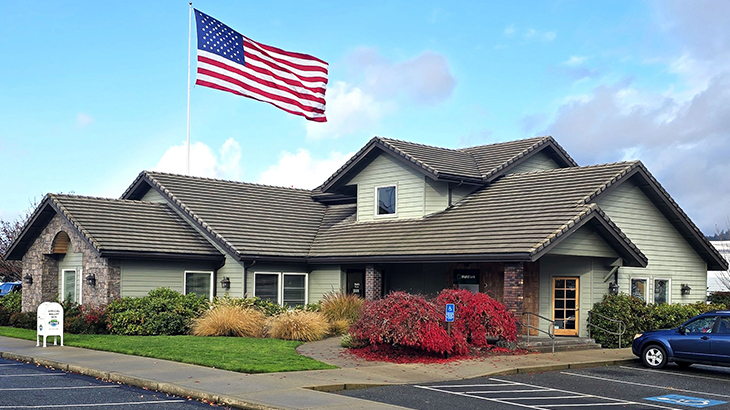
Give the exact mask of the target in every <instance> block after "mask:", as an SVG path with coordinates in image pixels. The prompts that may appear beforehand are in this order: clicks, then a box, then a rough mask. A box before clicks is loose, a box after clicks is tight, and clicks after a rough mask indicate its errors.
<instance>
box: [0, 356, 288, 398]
mask: <svg viewBox="0 0 730 410" xmlns="http://www.w3.org/2000/svg"><path fill="white" fill-rule="evenodd" d="M0 357H2V358H3V359H9V360H16V361H20V362H26V363H33V364H37V365H39V366H47V367H52V368H54V369H57V370H61V371H65V372H71V373H76V374H81V375H84V376H90V377H95V378H97V379H102V380H105V381H111V382H115V383H121V384H127V385H130V386H134V387H140V388H143V389H148V390H154V391H157V392H160V393H167V394H173V395H176V396H180V397H184V398H190V399H195V400H200V401H208V402H212V403H216V404H222V405H224V406H229V407H235V408H238V409H244V410H280V409H279V408H277V407H271V406H267V405H265V404H259V403H251V402H248V401H245V400H241V399H238V398H235V397H230V396H222V395H215V394H211V393H208V392H204V391H201V390H194V389H188V388H186V387H181V386H178V385H175V384H171V383H164V382H163V383H159V382H155V381H151V380H147V379H142V378H139V377H134V376H129V375H126V374H123V373H115V372H103V371H100V370H96V369H90V368H88V367H83V366H77V365H73V364H68V363H63V362H59V361H56V360H49V359H39V358H36V357H33V356H26V355H22V354H16V353H8V352H2V351H0Z"/></svg>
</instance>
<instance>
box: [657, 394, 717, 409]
mask: <svg viewBox="0 0 730 410" xmlns="http://www.w3.org/2000/svg"><path fill="white" fill-rule="evenodd" d="M644 400H651V401H658V402H660V403H666V404H679V405H680V406H688V407H698V408H699V407H709V406H716V405H718V404H724V403H725V402H724V401H718V400H710V399H704V398H701V397H689V396H680V395H678V394H667V395H666V396H657V397H647V398H645V399H644Z"/></svg>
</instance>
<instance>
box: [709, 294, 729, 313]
mask: <svg viewBox="0 0 730 410" xmlns="http://www.w3.org/2000/svg"><path fill="white" fill-rule="evenodd" d="M709 300H710V303H712V304H717V305H724V307H725V308H727V309H730V292H712V293H710V298H709Z"/></svg>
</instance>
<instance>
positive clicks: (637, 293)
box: [631, 278, 648, 302]
mask: <svg viewBox="0 0 730 410" xmlns="http://www.w3.org/2000/svg"><path fill="white" fill-rule="evenodd" d="M646 282H647V280H646V279H644V278H632V279H631V296H633V297H636V298H639V299H641V300H643V301H644V302H646V299H647V296H646V291H647V290H648V289H647V286H646Z"/></svg>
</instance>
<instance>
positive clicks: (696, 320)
mask: <svg viewBox="0 0 730 410" xmlns="http://www.w3.org/2000/svg"><path fill="white" fill-rule="evenodd" d="M631 350H632V351H633V352H634V354H635V355H636V356H639V357H640V358H641V361H642V362H643V363H644V365H645V366H646V367H650V368H653V369H660V368H662V367H664V366H665V365H666V364H667V363H668V362H674V363H676V364H677V365H679V366H680V367H687V366H690V365H691V364H693V363H702V364H710V365H715V366H730V310H716V311H712V312H707V313H703V314H701V315H699V316H695V317H693V318H692V319H690V320H688V321H686V322H684V323H683V324H682V326H680V327H678V328H676V329H670V330H654V331H650V332H644V333H639V334H637V335H636V336H635V337H634V343H633V344H632V345H631Z"/></svg>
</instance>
